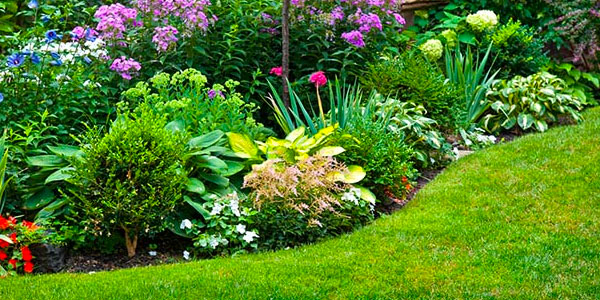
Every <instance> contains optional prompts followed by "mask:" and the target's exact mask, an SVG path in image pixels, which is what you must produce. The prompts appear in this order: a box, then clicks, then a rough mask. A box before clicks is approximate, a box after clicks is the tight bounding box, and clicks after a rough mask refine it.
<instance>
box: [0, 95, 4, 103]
mask: <svg viewBox="0 0 600 300" xmlns="http://www.w3.org/2000/svg"><path fill="white" fill-rule="evenodd" d="M2 101H4V94H2V93H0V103H2Z"/></svg>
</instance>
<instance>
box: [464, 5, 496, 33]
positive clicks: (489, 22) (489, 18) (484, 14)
mask: <svg viewBox="0 0 600 300" xmlns="http://www.w3.org/2000/svg"><path fill="white" fill-rule="evenodd" d="M467 24H469V26H471V28H473V30H475V31H479V32H481V31H486V30H489V29H492V28H493V27H494V26H496V24H498V17H497V16H496V14H495V13H494V12H493V11H491V10H480V11H478V12H477V13H475V14H471V15H468V16H467Z"/></svg>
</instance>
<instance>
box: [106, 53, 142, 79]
mask: <svg viewBox="0 0 600 300" xmlns="http://www.w3.org/2000/svg"><path fill="white" fill-rule="evenodd" d="M110 69H111V70H113V71H115V72H117V73H119V75H121V77H123V79H125V80H131V78H132V75H134V74H136V73H137V72H139V71H140V70H141V69H142V65H140V63H138V62H137V61H135V60H134V59H132V58H129V59H128V58H126V57H125V56H121V57H120V58H117V59H115V60H114V61H113V63H112V64H111V65H110Z"/></svg>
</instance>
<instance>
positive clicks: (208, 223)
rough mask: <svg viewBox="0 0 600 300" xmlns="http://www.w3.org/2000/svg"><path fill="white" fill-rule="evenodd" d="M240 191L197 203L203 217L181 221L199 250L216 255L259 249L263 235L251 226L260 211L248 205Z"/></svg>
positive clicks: (181, 225) (181, 226)
mask: <svg viewBox="0 0 600 300" xmlns="http://www.w3.org/2000/svg"><path fill="white" fill-rule="evenodd" d="M242 202H244V201H243V199H240V196H239V194H238V193H237V192H232V193H230V194H227V195H225V196H224V197H221V198H217V199H215V200H214V202H213V201H208V202H205V203H204V204H202V205H200V206H194V207H195V208H196V210H198V211H200V212H201V215H202V219H196V220H191V221H190V220H189V219H184V220H182V221H181V224H180V229H181V230H182V231H183V232H185V233H186V234H187V235H190V236H192V239H193V241H194V246H195V250H196V251H197V252H198V253H205V254H215V253H226V254H232V253H235V252H239V251H243V250H249V249H256V248H257V247H258V242H259V235H258V233H257V231H256V230H253V229H251V227H252V225H251V219H252V218H253V216H255V215H256V213H257V212H256V210H254V209H252V208H250V207H245V206H243V205H242V204H243V203H242Z"/></svg>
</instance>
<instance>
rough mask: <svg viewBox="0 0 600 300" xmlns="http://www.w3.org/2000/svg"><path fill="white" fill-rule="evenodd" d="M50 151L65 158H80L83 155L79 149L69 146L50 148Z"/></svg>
mask: <svg viewBox="0 0 600 300" xmlns="http://www.w3.org/2000/svg"><path fill="white" fill-rule="evenodd" d="M48 150H50V152H52V153H54V154H56V155H59V156H65V157H73V156H79V155H81V154H82V152H81V149H79V147H75V146H69V145H59V146H48Z"/></svg>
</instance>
